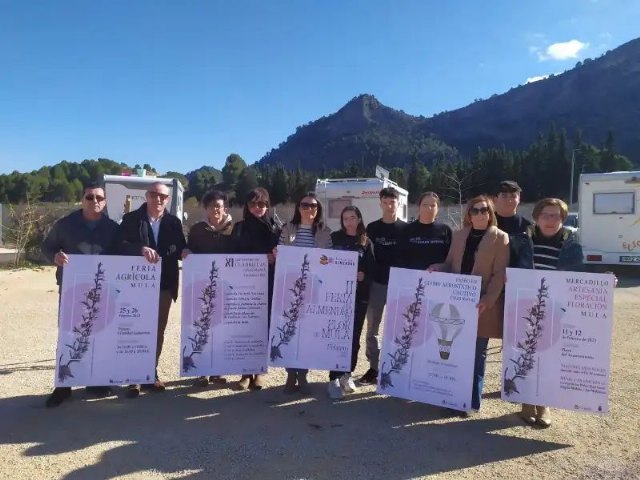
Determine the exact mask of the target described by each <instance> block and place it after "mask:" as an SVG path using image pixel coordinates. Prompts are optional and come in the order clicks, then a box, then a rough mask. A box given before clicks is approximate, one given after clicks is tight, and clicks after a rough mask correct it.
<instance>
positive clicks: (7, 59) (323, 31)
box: [0, 0, 640, 173]
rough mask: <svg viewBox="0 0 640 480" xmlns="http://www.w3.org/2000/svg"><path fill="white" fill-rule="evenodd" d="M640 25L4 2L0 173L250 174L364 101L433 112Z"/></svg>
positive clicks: (589, 13) (555, 14) (426, 10)
mask: <svg viewBox="0 0 640 480" xmlns="http://www.w3.org/2000/svg"><path fill="white" fill-rule="evenodd" d="M638 25H640V1H638V0H538V1H525V0H523V1H512V0H503V1H497V0H483V1H476V0H468V1H452V0H450V1H446V2H443V1H436V0H433V1H427V0H415V1H409V0H405V1H391V0H389V1H378V0H354V1H349V0H335V1H333V0H322V1H320V0H318V1H310V0H297V1H294V0H263V1H257V0H256V1H242V0H233V1H214V0H182V1H177V0H175V1H162V0H148V1H143V0H95V1H88V0H73V1H71V0H56V1H39V2H38V1H27V0H13V1H8V0H0V173H7V172H10V171H12V170H14V169H17V170H19V171H29V170H32V169H36V168H39V167H40V166H42V165H52V164H55V163H57V162H59V161H61V160H68V161H82V160H83V159H85V158H98V157H106V158H111V159H113V160H117V161H122V162H125V163H128V164H131V165H133V164H135V163H140V164H143V163H150V164H151V165H153V166H155V167H156V168H157V169H158V170H160V171H162V172H164V171H167V170H177V171H182V172H186V171H189V170H192V169H195V168H198V167H200V166H202V165H212V166H215V167H221V166H222V165H223V163H224V160H225V158H226V156H227V155H228V154H229V153H231V152H237V153H239V154H240V155H242V156H243V158H244V159H245V160H247V162H248V163H253V162H254V161H257V160H259V159H260V157H262V155H264V154H265V153H266V152H267V151H269V150H270V149H271V148H275V147H277V146H278V144H279V143H280V142H283V141H284V140H285V139H286V138H287V136H288V135H290V134H292V133H293V132H294V131H295V128H296V127H297V126H298V125H300V124H303V123H307V122H309V121H311V120H315V119H316V118H318V117H320V116H322V115H327V114H330V113H333V112H334V111H336V110H337V109H339V108H340V107H341V106H342V105H343V104H345V103H346V102H347V101H349V100H350V99H351V98H352V97H354V96H356V95H358V94H360V93H371V94H374V95H375V96H376V97H377V98H378V99H379V100H380V101H381V102H382V103H384V104H386V105H388V106H391V107H394V108H397V109H402V110H404V111H405V112H407V113H411V114H415V115H424V116H430V115H432V114H434V113H438V112H440V111H442V110H453V109H455V108H458V107H462V106H465V105H467V104H468V103H470V102H472V101H473V100H474V99H475V98H487V97H489V96H490V95H491V94H493V93H501V92H504V91H506V90H508V89H509V88H510V87H512V86H514V85H518V84H523V83H525V82H526V81H527V79H532V78H535V77H539V76H544V75H547V74H550V73H558V72H562V71H564V70H567V69H569V68H572V67H573V66H574V65H575V63H576V62H577V61H578V60H581V59H583V58H586V57H592V58H593V57H597V56H599V55H600V54H601V53H603V52H605V51H606V50H609V49H613V48H615V47H617V46H619V45H621V44H623V43H625V42H627V41H629V40H631V39H633V38H635V37H637V36H639V34H640V28H639V27H638Z"/></svg>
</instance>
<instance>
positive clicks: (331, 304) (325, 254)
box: [269, 246, 358, 371]
mask: <svg viewBox="0 0 640 480" xmlns="http://www.w3.org/2000/svg"><path fill="white" fill-rule="evenodd" d="M357 266H358V253H357V252H349V251H344V250H325V249H320V248H300V247H287V246H279V247H278V259H277V261H276V273H275V285H274V289H273V303H272V309H271V312H272V314H271V330H270V331H269V358H270V361H271V365H273V366H277V367H288V368H310V369H311V368H313V369H318V370H339V371H348V370H349V369H350V368H351V342H352V338H353V314H354V305H355V293H356V274H357Z"/></svg>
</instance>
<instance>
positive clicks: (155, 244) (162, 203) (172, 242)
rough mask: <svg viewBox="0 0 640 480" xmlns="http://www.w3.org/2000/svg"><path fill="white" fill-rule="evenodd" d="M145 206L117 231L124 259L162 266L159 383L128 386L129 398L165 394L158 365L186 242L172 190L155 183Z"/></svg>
mask: <svg viewBox="0 0 640 480" xmlns="http://www.w3.org/2000/svg"><path fill="white" fill-rule="evenodd" d="M145 198H146V200H147V201H146V202H145V203H143V204H142V206H141V207H140V208H139V209H138V210H135V211H133V212H129V213H127V214H125V215H124V217H122V223H121V224H120V229H119V231H118V244H119V250H120V253H121V254H123V255H142V256H144V257H145V258H146V259H147V261H148V262H149V263H158V262H160V261H161V262H162V272H161V275H160V298H159V310H158V341H157V346H156V379H155V382H154V383H151V384H146V385H142V386H141V385H129V387H128V390H127V396H128V397H129V398H136V397H137V396H138V395H140V389H141V388H145V389H147V390H153V391H156V392H162V391H164V389H165V385H164V383H163V382H162V381H160V379H159V378H158V372H157V364H158V360H159V359H160V354H161V353H162V345H163V343H164V331H165V329H166V328H167V322H168V320H169V309H170V308H171V301H176V300H177V298H178V281H179V280H178V279H179V269H178V260H179V259H180V257H181V255H182V250H183V249H184V248H185V245H186V241H185V238H184V233H183V232H182V222H181V221H180V219H179V218H178V217H176V216H175V215H172V214H170V213H169V212H168V211H167V209H166V206H167V203H168V202H169V188H168V187H167V186H166V185H165V184H163V183H160V182H156V183H152V184H151V185H150V186H149V188H148V190H147V192H146V193H145Z"/></svg>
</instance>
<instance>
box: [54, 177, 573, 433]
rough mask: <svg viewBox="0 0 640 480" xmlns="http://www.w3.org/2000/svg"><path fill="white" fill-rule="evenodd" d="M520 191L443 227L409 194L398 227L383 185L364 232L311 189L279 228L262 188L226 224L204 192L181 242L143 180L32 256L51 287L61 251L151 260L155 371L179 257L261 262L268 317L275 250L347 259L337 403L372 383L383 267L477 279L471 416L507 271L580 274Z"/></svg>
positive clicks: (250, 380) (557, 217)
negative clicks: (360, 368) (349, 315)
mask: <svg viewBox="0 0 640 480" xmlns="http://www.w3.org/2000/svg"><path fill="white" fill-rule="evenodd" d="M520 193H521V189H520V186H519V185H518V184H517V183H516V182H515V181H510V180H506V181H503V182H501V183H500V184H499V185H498V187H497V189H496V191H495V192H494V195H491V196H488V195H479V196H476V197H474V198H472V199H470V200H469V201H468V203H467V206H466V209H465V211H464V219H463V225H462V227H461V228H460V229H459V230H457V231H455V232H453V231H452V229H451V228H450V227H449V226H448V225H446V224H445V223H441V222H439V221H438V211H439V208H440V197H439V196H438V194H437V193H435V192H425V193H423V194H422V195H420V197H419V199H418V202H417V206H418V216H417V219H416V220H415V221H413V222H411V223H406V222H404V221H402V220H400V219H398V214H397V213H398V204H399V194H398V192H397V191H396V190H395V189H394V188H383V189H382V190H381V191H380V195H379V196H380V208H381V210H382V216H381V218H380V219H378V220H375V221H372V222H370V223H369V224H368V225H367V226H366V227H365V221H364V219H363V218H362V213H361V211H360V210H359V209H358V208H357V207H355V206H346V207H345V208H344V209H343V210H342V212H341V217H340V230H338V231H335V232H332V231H331V230H330V229H329V228H328V227H327V226H326V224H325V222H324V219H323V208H322V204H321V203H320V202H319V200H318V198H317V196H316V194H315V193H313V192H309V193H307V194H305V195H303V196H302V197H301V198H299V199H298V201H297V202H296V205H295V211H294V214H293V218H292V219H291V221H290V222H288V223H286V224H285V225H283V226H280V225H279V224H278V223H277V222H276V221H274V218H273V216H272V213H271V212H272V210H271V203H270V198H269V193H268V192H267V190H265V189H264V188H256V189H254V190H252V191H251V192H250V193H249V194H248V196H247V198H246V202H245V204H244V210H243V215H242V220H240V221H237V222H234V220H233V219H232V218H231V216H230V214H229V213H228V211H227V207H228V205H227V197H226V195H225V194H224V193H223V192H220V191H212V192H210V193H208V194H206V195H205V196H204V197H203V198H202V206H203V208H204V212H205V216H204V220H202V221H201V222H199V223H196V224H195V225H193V226H192V227H191V228H190V231H189V233H188V235H187V238H185V236H184V234H183V228H182V223H181V221H180V219H178V218H177V217H175V216H174V215H172V214H171V213H169V212H168V210H167V208H166V207H167V203H168V201H169V195H170V192H169V189H168V187H167V186H166V185H165V184H163V183H161V182H156V183H153V184H151V185H150V186H149V188H148V190H147V192H146V194H145V198H146V202H145V203H144V204H143V205H142V206H141V207H140V208H139V209H137V210H135V211H133V212H129V213H126V214H125V215H124V217H123V218H122V222H121V223H120V225H118V224H117V223H115V222H114V221H113V220H110V219H109V218H108V217H107V216H106V215H105V214H104V212H103V211H104V208H105V206H106V198H105V194H104V190H103V188H102V187H101V186H100V185H96V184H94V185H88V186H87V187H86V188H85V189H84V192H83V198H82V208H81V209H80V210H78V211H75V212H73V213H71V214H70V215H68V216H66V217H64V218H62V219H61V220H59V221H58V222H57V223H56V224H55V225H54V227H53V229H52V230H51V232H50V234H49V235H48V236H47V238H46V240H45V242H44V244H43V246H42V251H43V254H44V255H45V256H46V257H47V258H48V259H49V260H50V261H51V262H53V263H54V264H55V265H56V266H57V267H58V269H57V272H56V277H57V281H58V284H59V285H61V280H62V274H63V272H64V268H63V267H64V265H65V264H66V263H67V262H68V261H69V257H68V255H69V254H88V255H99V254H117V255H142V256H144V257H145V258H146V259H147V260H148V261H149V262H152V263H156V262H162V275H161V280H160V296H159V315H158V340H157V350H156V365H157V360H158V359H159V357H160V354H161V352H162V345H163V341H164V332H165V328H166V326H167V321H168V317H169V310H170V307H171V304H172V301H175V300H176V299H177V296H178V279H179V266H178V260H179V259H181V258H185V257H186V256H187V255H190V254H210V253H238V254H264V255H266V256H267V259H268V264H269V271H268V285H269V295H268V298H269V312H270V311H271V296H272V292H273V281H274V271H275V263H276V258H277V247H278V245H290V246H296V247H310V248H327V249H330V248H333V249H340V250H351V251H356V252H358V255H359V260H358V268H357V289H356V298H355V309H354V332H353V337H352V338H353V345H352V357H351V368H350V370H349V371H347V372H343V371H331V372H329V382H328V386H327V391H328V394H329V396H330V397H331V398H332V399H341V398H343V395H344V394H345V393H352V392H354V391H356V389H357V384H360V385H372V384H375V383H376V382H377V379H378V365H379V362H380V340H381V339H380V324H381V322H382V319H383V316H384V315H383V314H384V309H385V302H386V298H387V285H388V283H389V272H390V268H391V267H402V268H410V269H419V270H427V271H440V272H450V273H459V274H468V275H477V276H480V277H481V279H482V287H481V296H480V301H479V303H478V305H477V308H478V314H479V319H478V336H477V341H476V347H475V350H476V351H475V366H474V374H473V386H472V405H471V406H472V411H471V412H464V413H462V414H463V415H465V416H468V415H471V414H473V412H474V411H477V410H478V409H479V408H480V403H481V396H482V386H483V382H484V375H485V363H486V358H487V348H488V343H489V339H491V338H501V337H502V324H503V312H504V286H505V282H506V269H507V267H516V268H528V269H546V270H579V269H580V267H581V264H582V248H581V247H580V245H579V243H578V242H577V240H576V237H575V235H574V233H573V232H572V231H571V230H569V229H567V228H565V227H563V222H564V220H565V219H566V217H567V214H568V207H567V205H566V204H565V202H563V201H562V200H560V199H557V198H545V199H543V200H540V201H539V202H538V203H537V204H536V205H535V208H534V210H533V221H534V223H531V222H529V221H528V220H527V219H525V218H524V217H522V216H521V215H519V214H518V212H517V210H518V205H519V203H520ZM269 315H270V313H269ZM365 319H366V327H367V328H366V358H367V361H368V363H369V368H368V370H367V371H366V372H365V373H364V375H362V376H361V377H360V378H359V379H358V380H357V382H356V381H355V380H354V378H353V377H352V373H353V371H354V370H355V368H356V362H357V358H358V353H359V349H360V337H361V334H362V330H363V329H364V325H365ZM269 321H270V319H269V318H266V319H265V322H267V323H269ZM307 374H308V370H303V369H287V380H286V383H285V385H284V392H285V393H287V394H293V393H296V392H300V393H303V394H306V393H308V392H309V383H308V380H307ZM226 381H227V379H225V378H224V377H220V376H210V377H200V378H197V379H196V381H195V385H197V386H200V387H206V386H207V385H208V384H209V383H217V384H220V383H226ZM264 384H265V375H243V376H242V377H241V378H240V380H239V382H238V383H237V388H238V389H241V390H246V389H255V390H259V389H261V388H262V387H263V386H264ZM164 389H165V385H164V383H163V382H162V381H161V380H160V378H158V376H157V372H156V378H155V381H154V383H151V384H147V385H129V386H128V387H127V396H128V397H131V398H135V397H137V396H138V395H139V394H140V391H141V390H153V391H162V390H164ZM87 390H89V391H90V392H91V393H93V394H94V395H97V396H107V395H110V394H111V393H112V392H111V389H110V387H87ZM70 396H71V389H70V388H60V387H58V388H56V389H55V390H54V392H53V393H52V394H51V395H50V396H49V398H48V399H47V403H46V404H47V406H50V407H52V406H57V405H60V404H61V403H62V402H63V401H64V400H66V399H68V398H69V397H70ZM521 417H522V418H523V420H524V421H525V422H526V423H528V424H538V425H540V426H542V427H548V426H549V425H551V417H550V411H549V408H547V407H545V406H535V405H523V406H522V411H521Z"/></svg>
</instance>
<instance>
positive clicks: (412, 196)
mask: <svg viewBox="0 0 640 480" xmlns="http://www.w3.org/2000/svg"><path fill="white" fill-rule="evenodd" d="M428 184H429V170H427V167H425V166H424V165H423V164H422V163H420V162H418V161H417V160H416V161H414V162H413V165H412V166H411V173H410V174H409V179H408V181H407V187H408V188H407V189H408V190H409V202H411V203H415V202H416V201H417V200H418V197H419V196H420V194H421V193H422V192H424V191H425V190H426V188H427V185H428Z"/></svg>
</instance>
